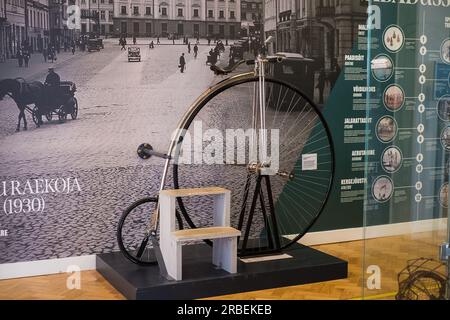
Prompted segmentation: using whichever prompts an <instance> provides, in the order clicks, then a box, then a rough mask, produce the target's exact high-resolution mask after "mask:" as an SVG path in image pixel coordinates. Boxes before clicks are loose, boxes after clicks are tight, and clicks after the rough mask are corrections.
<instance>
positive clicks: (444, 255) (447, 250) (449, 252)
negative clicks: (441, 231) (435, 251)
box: [439, 243, 450, 262]
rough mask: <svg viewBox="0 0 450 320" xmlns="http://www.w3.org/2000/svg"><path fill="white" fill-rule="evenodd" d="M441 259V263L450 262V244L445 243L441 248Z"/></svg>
mask: <svg viewBox="0 0 450 320" xmlns="http://www.w3.org/2000/svg"><path fill="white" fill-rule="evenodd" d="M439 257H440V259H441V261H443V262H444V261H449V258H450V244H448V243H443V244H441V246H440V247H439Z"/></svg>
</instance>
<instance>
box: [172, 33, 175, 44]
mask: <svg viewBox="0 0 450 320" xmlns="http://www.w3.org/2000/svg"><path fill="white" fill-rule="evenodd" d="M172 44H175V35H173V36H172Z"/></svg>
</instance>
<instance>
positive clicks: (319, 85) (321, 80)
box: [316, 68, 327, 104]
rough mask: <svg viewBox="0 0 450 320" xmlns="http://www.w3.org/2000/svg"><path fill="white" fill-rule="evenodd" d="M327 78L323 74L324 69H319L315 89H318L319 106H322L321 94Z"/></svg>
mask: <svg viewBox="0 0 450 320" xmlns="http://www.w3.org/2000/svg"><path fill="white" fill-rule="evenodd" d="M326 78H327V76H326V74H325V69H324V68H321V69H320V71H319V77H318V79H317V86H316V89H319V104H323V92H324V90H325V82H326V80H327V79H326Z"/></svg>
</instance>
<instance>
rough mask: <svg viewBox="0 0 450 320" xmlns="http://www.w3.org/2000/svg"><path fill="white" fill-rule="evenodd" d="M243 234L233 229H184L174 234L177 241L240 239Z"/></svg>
mask: <svg viewBox="0 0 450 320" xmlns="http://www.w3.org/2000/svg"><path fill="white" fill-rule="evenodd" d="M240 235H241V232H240V231H239V230H237V229H235V228H232V227H208V228H196V229H184V230H178V231H174V232H172V237H174V239H175V241H189V240H206V239H219V238H231V237H239V236H240Z"/></svg>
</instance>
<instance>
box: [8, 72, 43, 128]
mask: <svg viewBox="0 0 450 320" xmlns="http://www.w3.org/2000/svg"><path fill="white" fill-rule="evenodd" d="M5 95H9V96H10V97H11V98H12V99H13V100H14V102H15V103H16V105H17V107H18V108H19V117H18V120H19V121H18V123H17V129H16V131H20V121H21V120H22V119H23V129H24V130H27V119H26V117H25V109H26V108H27V106H28V105H30V104H34V105H35V106H36V107H37V110H38V113H39V114H38V115H36V116H37V117H38V125H37V126H38V127H39V126H40V125H41V124H42V113H41V112H40V111H39V110H41V108H42V107H43V106H44V105H45V87H44V85H43V84H42V82H39V81H33V82H30V83H27V82H26V81H25V80H24V79H22V78H17V79H4V80H0V100H2V99H3V97H4V96H5Z"/></svg>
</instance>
